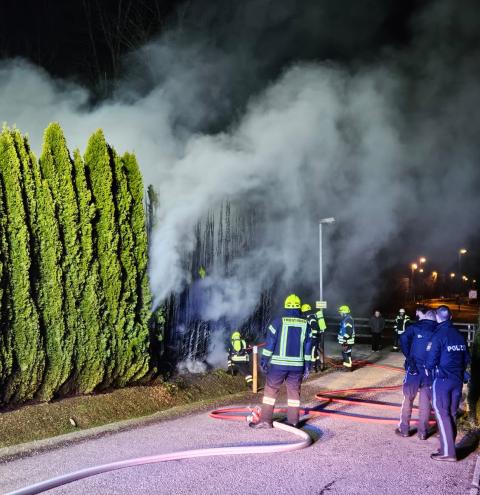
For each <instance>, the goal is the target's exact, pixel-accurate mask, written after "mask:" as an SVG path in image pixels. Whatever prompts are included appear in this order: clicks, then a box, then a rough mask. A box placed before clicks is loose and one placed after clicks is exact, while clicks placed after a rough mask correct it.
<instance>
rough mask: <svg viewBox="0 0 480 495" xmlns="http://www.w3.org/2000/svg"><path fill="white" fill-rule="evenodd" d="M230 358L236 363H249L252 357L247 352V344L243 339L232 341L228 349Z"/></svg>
mask: <svg viewBox="0 0 480 495" xmlns="http://www.w3.org/2000/svg"><path fill="white" fill-rule="evenodd" d="M228 358H229V360H230V361H233V362H234V363H238V362H248V361H249V360H250V357H249V355H248V351H247V343H246V342H245V340H243V339H231V340H230V347H229V349H228Z"/></svg>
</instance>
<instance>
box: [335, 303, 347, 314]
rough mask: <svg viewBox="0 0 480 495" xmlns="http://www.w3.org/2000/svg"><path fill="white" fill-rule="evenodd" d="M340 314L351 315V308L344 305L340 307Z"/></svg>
mask: <svg viewBox="0 0 480 495" xmlns="http://www.w3.org/2000/svg"><path fill="white" fill-rule="evenodd" d="M338 312H339V313H340V314H349V313H350V308H349V307H348V306H347V305H346V304H343V305H342V306H340V307H339V308H338Z"/></svg>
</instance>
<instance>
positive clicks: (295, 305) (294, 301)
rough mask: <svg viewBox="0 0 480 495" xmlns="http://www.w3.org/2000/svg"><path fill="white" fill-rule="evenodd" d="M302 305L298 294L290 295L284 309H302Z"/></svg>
mask: <svg viewBox="0 0 480 495" xmlns="http://www.w3.org/2000/svg"><path fill="white" fill-rule="evenodd" d="M301 304H302V303H301V302H300V298H299V297H298V296H297V295H296V294H290V295H289V296H288V297H287V298H286V299H285V304H284V307H285V309H300V306H301Z"/></svg>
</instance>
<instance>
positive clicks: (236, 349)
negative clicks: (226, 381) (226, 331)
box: [228, 330, 253, 386]
mask: <svg viewBox="0 0 480 495" xmlns="http://www.w3.org/2000/svg"><path fill="white" fill-rule="evenodd" d="M228 371H230V372H231V373H232V375H234V374H236V373H240V374H241V375H243V376H244V377H245V381H246V383H247V385H248V386H251V385H252V383H253V376H252V372H251V371H250V356H249V355H248V348H247V343H246V341H245V340H244V339H243V338H242V335H241V334H240V332H239V331H238V330H235V331H234V332H232V335H231V336H230V345H229V347H228Z"/></svg>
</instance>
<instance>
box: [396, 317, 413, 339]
mask: <svg viewBox="0 0 480 495" xmlns="http://www.w3.org/2000/svg"><path fill="white" fill-rule="evenodd" d="M408 324H410V316H408V315H407V314H405V315H403V316H402V315H397V316H396V318H395V324H394V325H393V329H394V330H395V332H396V333H398V335H402V333H403V332H405V329H406V327H407V325H408Z"/></svg>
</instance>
